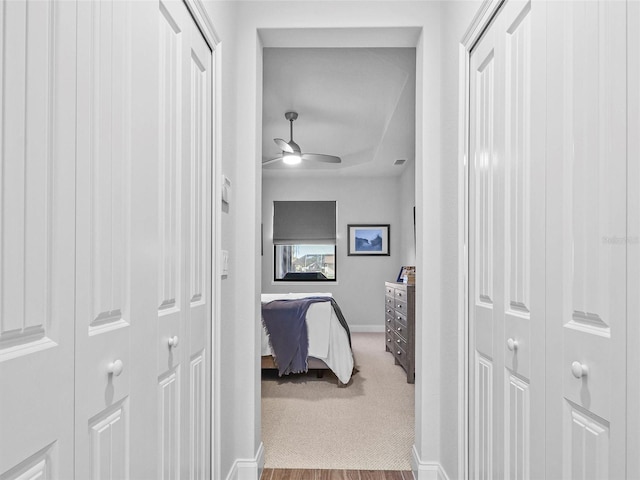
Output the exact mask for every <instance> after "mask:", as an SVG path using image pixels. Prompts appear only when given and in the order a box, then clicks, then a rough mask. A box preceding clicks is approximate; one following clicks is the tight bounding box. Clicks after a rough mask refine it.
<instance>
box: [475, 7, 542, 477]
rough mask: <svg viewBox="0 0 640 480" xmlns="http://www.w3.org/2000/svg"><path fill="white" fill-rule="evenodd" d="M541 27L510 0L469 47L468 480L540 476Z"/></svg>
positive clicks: (536, 16)
mask: <svg viewBox="0 0 640 480" xmlns="http://www.w3.org/2000/svg"><path fill="white" fill-rule="evenodd" d="M544 26H545V7H544V5H541V4H533V5H532V3H531V2H527V1H513V0H512V1H510V2H507V3H506V4H505V5H504V7H503V8H502V10H501V11H500V12H499V14H498V15H497V16H496V18H495V19H494V20H493V22H492V24H491V25H490V27H489V28H488V29H487V31H486V32H485V33H484V34H483V36H482V38H481V39H480V41H479V42H478V44H477V45H476V46H475V47H474V49H473V51H472V53H471V65H470V87H471V90H470V122H471V123H470V130H469V132H470V134H469V135H470V138H469V146H470V155H469V159H470V163H469V210H468V211H469V269H470V274H469V292H470V293H469V327H470V343H469V345H470V352H469V360H470V365H469V372H470V412H469V414H470V429H471V431H470V442H471V445H470V454H471V461H470V471H471V476H472V478H482V479H487V480H491V479H498V478H517V479H527V478H540V477H542V476H543V475H544V425H543V424H541V423H540V422H536V421H535V419H536V418H541V417H542V416H543V415H544V398H545V397H544V393H545V388H544V361H545V358H544V342H545V338H544V335H545V328H544V316H545V312H544V281H545V279H544V268H543V266H544V254H545V252H544V221H545V218H544V210H543V209H542V208H541V206H542V205H544V177H545V152H544V145H545V142H544V135H545V130H544V114H545V111H544V101H542V103H540V99H542V100H544V95H545V67H544V65H545V58H544V55H545V49H544V46H545V43H546V42H545V40H544V37H545V31H544Z"/></svg>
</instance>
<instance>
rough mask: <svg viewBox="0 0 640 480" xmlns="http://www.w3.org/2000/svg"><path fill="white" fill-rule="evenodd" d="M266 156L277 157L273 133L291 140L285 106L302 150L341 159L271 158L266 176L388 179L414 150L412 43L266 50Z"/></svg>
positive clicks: (264, 113)
mask: <svg viewBox="0 0 640 480" xmlns="http://www.w3.org/2000/svg"><path fill="white" fill-rule="evenodd" d="M263 69H264V77H263V124H262V156H263V160H268V159H270V158H274V157H277V156H278V155H279V154H280V150H279V149H278V147H277V146H276V144H275V143H274V142H273V139H274V138H284V139H285V140H286V141H288V140H289V122H288V121H287V120H286V119H285V118H284V114H285V112H287V111H296V112H298V115H299V116H298V119H297V120H296V121H295V122H294V123H293V138H294V140H295V141H296V143H297V144H298V145H300V148H301V149H302V152H303V153H324V154H328V155H336V156H339V157H341V158H342V164H340V165H333V164H325V163H319V162H303V163H302V164H300V165H297V166H288V165H284V164H283V163H282V162H276V163H274V164H271V165H269V166H266V167H264V168H263V174H264V175H265V176H282V175H305V174H309V173H312V174H313V175H319V174H324V175H341V176H344V175H349V176H350V175H355V176H393V175H399V174H400V173H402V170H403V168H404V167H399V166H395V165H393V162H394V161H395V160H397V159H406V160H409V159H413V157H414V155H415V49H414V48H265V49H264V62H263Z"/></svg>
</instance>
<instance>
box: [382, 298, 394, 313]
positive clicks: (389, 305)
mask: <svg viewBox="0 0 640 480" xmlns="http://www.w3.org/2000/svg"><path fill="white" fill-rule="evenodd" d="M384 300H385V302H386V305H385V307H386V309H387V310H388V309H390V308H396V299H395V298H393V297H384Z"/></svg>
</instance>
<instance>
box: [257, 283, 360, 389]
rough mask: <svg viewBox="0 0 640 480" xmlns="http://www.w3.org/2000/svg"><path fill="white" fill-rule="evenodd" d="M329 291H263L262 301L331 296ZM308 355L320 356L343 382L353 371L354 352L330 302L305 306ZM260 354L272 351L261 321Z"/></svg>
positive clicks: (348, 378)
mask: <svg viewBox="0 0 640 480" xmlns="http://www.w3.org/2000/svg"><path fill="white" fill-rule="evenodd" d="M331 296H332V295H331V294H330V293H263V294H262V298H261V301H262V302H263V303H264V302H270V301H272V300H283V299H298V298H305V297H331ZM306 321H307V331H308V335H309V356H310V357H315V358H318V359H320V360H322V361H323V362H324V363H326V364H327V366H328V367H329V368H330V369H331V370H332V371H333V373H335V374H336V377H338V379H339V380H340V381H341V382H342V383H344V384H346V383H348V382H349V380H350V379H351V373H352V372H353V352H352V351H351V346H350V344H349V336H348V335H347V332H346V330H345V329H344V328H343V327H342V325H340V321H339V320H338V317H337V316H336V314H335V312H334V311H333V307H332V306H331V302H318V303H313V304H311V305H310V306H309V310H307V317H306ZM262 355H263V356H264V355H272V356H273V352H272V351H271V347H270V346H269V338H268V336H267V331H266V330H265V328H264V325H262Z"/></svg>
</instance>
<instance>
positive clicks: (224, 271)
mask: <svg viewBox="0 0 640 480" xmlns="http://www.w3.org/2000/svg"><path fill="white" fill-rule="evenodd" d="M221 253H222V255H220V256H221V260H222V261H221V269H220V275H221V276H223V277H226V276H227V275H229V251H228V250H222V252H221Z"/></svg>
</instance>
